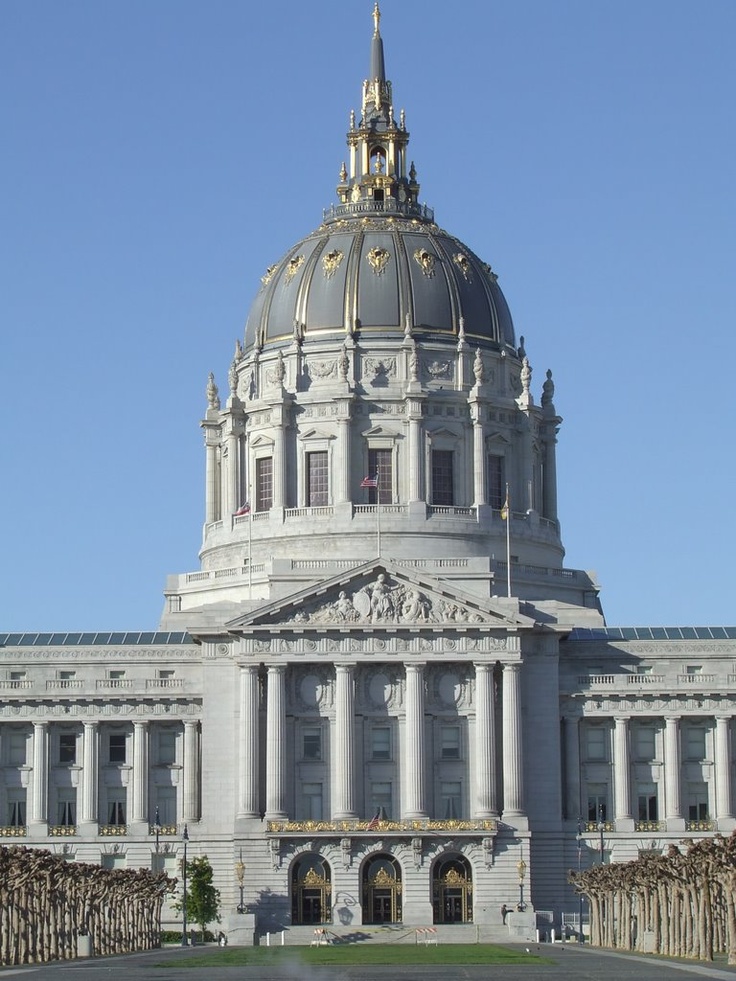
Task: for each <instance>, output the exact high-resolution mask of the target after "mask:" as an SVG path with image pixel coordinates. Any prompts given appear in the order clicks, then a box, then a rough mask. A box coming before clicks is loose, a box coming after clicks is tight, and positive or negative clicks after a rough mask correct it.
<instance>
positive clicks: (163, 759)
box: [158, 729, 176, 766]
mask: <svg viewBox="0 0 736 981" xmlns="http://www.w3.org/2000/svg"><path fill="white" fill-rule="evenodd" d="M158 763H159V765H160V766H171V765H172V764H173V763H176V733H175V732H174V731H173V730H172V729H161V730H160V731H159V734H158Z"/></svg>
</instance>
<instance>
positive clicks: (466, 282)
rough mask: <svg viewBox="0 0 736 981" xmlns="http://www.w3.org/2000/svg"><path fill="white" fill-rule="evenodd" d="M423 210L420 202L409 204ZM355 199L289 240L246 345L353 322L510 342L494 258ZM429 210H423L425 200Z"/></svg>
mask: <svg viewBox="0 0 736 981" xmlns="http://www.w3.org/2000/svg"><path fill="white" fill-rule="evenodd" d="M415 210H417V211H419V208H417V209H415ZM366 211H367V209H365V206H363V208H362V213H361V212H358V210H357V209H354V208H353V207H352V206H351V205H349V204H348V205H344V206H342V207H335V208H333V209H332V212H331V216H330V218H329V219H328V220H326V221H325V222H324V223H323V224H322V225H320V226H319V228H317V229H316V230H315V231H314V232H312V233H311V234H310V235H307V236H306V238H303V239H302V240H301V241H300V242H297V244H296V245H295V246H294V247H293V248H292V249H290V250H289V251H288V252H287V253H286V255H285V256H284V257H283V258H282V259H281V261H280V262H278V263H277V264H276V265H274V266H271V267H270V268H269V269H268V270H267V272H266V275H265V276H264V277H263V286H262V287H261V290H260V292H259V293H258V296H257V297H256V299H255V302H254V303H253V305H252V307H251V310H250V314H249V315H248V320H247V323H246V329H245V344H246V348H249V347H251V346H252V345H253V344H254V343H257V345H258V346H259V347H262V346H264V345H268V344H270V343H273V342H283V341H284V340H286V339H291V337H292V335H293V332H294V324H295V322H296V323H298V324H299V325H300V332H301V333H302V336H303V338H304V341H305V342H308V341H309V340H318V339H327V338H328V337H329V336H334V335H336V334H337V335H340V334H342V335H344V334H345V333H350V332H351V331H352V330H353V329H355V330H357V331H360V333H361V335H362V336H365V335H366V334H370V335H375V336H396V335H401V334H403V333H404V330H405V327H406V324H407V320H408V321H409V322H410V324H411V328H412V333H413V334H415V335H417V334H421V333H422V332H425V331H426V332H428V333H431V334H432V335H433V336H434V337H436V338H437V339H442V337H447V339H448V340H450V339H453V338H454V339H457V335H458V332H459V330H460V321H461V319H462V320H463V326H464V330H465V336H466V338H467V340H468V341H469V342H470V343H479V344H484V345H486V344H489V343H490V344H492V345H504V344H509V345H511V346H512V347H513V346H515V340H514V327H513V323H512V321H511V314H510V312H509V308H508V305H507V303H506V299H505V297H504V295H503V293H502V292H501V290H500V288H499V286H498V284H497V282H496V276H495V274H494V273H493V272H492V270H491V267H490V266H489V265H488V264H487V263H485V262H482V261H481V260H480V259H479V258H478V256H477V255H475V253H474V252H472V251H471V250H470V249H469V248H468V247H467V246H466V245H464V244H463V243H462V242H460V241H459V240H458V239H456V238H455V237H454V236H452V235H450V234H448V233H447V232H446V231H443V230H442V229H441V228H439V227H438V226H437V225H435V224H434V223H433V222H432V221H430V220H427V219H426V218H424V217H423V218H419V217H414V218H412V217H409V216H408V215H405V214H401V213H396V214H395V215H388V214H386V213H385V212H384V213H377V212H376V210H375V209H371V211H370V212H369V213H366ZM420 213H423V214H425V215H426V214H427V209H421V212H420Z"/></svg>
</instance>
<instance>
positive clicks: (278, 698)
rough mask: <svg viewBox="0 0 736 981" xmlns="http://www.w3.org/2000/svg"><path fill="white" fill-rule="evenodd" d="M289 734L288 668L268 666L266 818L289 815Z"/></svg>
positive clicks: (274, 818) (272, 818) (276, 818)
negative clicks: (286, 767) (286, 770)
mask: <svg viewBox="0 0 736 981" xmlns="http://www.w3.org/2000/svg"><path fill="white" fill-rule="evenodd" d="M285 734H286V668H285V666H284V665H283V664H278V665H272V666H271V667H269V669H268V690H267V693H266V818H268V819H269V820H272V821H276V820H279V819H281V818H285V817H286V800H285V796H286V795H285V792H284V757H285V754H284V738H285Z"/></svg>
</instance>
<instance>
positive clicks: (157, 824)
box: [153, 808, 161, 872]
mask: <svg viewBox="0 0 736 981" xmlns="http://www.w3.org/2000/svg"><path fill="white" fill-rule="evenodd" d="M153 830H154V833H155V835H156V854H157V855H158V840H159V837H160V836H161V815H160V814H159V812H158V808H156V816H155V818H154V819H153ZM156 871H157V872H158V869H156Z"/></svg>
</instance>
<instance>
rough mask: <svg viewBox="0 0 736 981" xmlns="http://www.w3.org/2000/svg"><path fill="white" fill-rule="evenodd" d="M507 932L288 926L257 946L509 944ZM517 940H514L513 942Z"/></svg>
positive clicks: (455, 927) (463, 927)
mask: <svg viewBox="0 0 736 981" xmlns="http://www.w3.org/2000/svg"><path fill="white" fill-rule="evenodd" d="M514 939H515V938H512V937H511V935H510V933H509V928H508V927H506V926H502V925H501V924H499V925H498V926H485V925H484V926H480V925H476V924H474V923H463V924H452V925H450V924H438V925H436V926H425V927H414V926H408V925H407V924H403V923H392V924H387V925H374V924H368V925H366V926H340V925H337V924H334V925H333V924H326V925H325V926H324V927H316V928H315V927H313V926H289V927H286V928H285V929H284V931H283V933H272V934H270V935H269V936H268V937H266V936H261V937H260V938H259V943H260V945H261V946H265V945H266V944H267V943H268V944H270V946H272V947H279V946H281V945H282V944H283V945H284V946H289V947H292V946H303V947H309V946H311V945H313V944H314V945H320V944H324V945H328V944H357V943H374V944H416V945H417V946H423V945H425V944H427V945H430V944H477V943H483V944H488V943H497V944H503V943H510V942H513V940H514ZM517 939H518V938H517Z"/></svg>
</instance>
